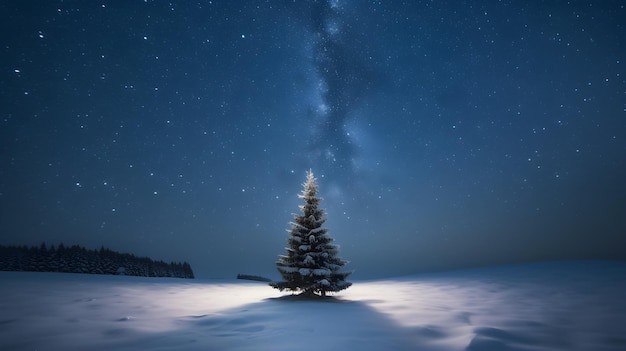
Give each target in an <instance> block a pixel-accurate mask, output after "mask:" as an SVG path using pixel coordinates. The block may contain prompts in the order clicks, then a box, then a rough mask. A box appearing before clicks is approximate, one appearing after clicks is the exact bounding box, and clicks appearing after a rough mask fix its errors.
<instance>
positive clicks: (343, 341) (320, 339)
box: [183, 295, 416, 351]
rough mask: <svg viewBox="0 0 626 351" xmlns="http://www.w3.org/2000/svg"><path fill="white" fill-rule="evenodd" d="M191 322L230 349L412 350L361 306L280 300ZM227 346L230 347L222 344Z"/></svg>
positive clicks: (405, 338)
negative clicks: (247, 347) (247, 346)
mask: <svg viewBox="0 0 626 351" xmlns="http://www.w3.org/2000/svg"><path fill="white" fill-rule="evenodd" d="M183 323H190V324H192V325H194V326H195V327H198V328H197V329H198V330H204V331H205V333H206V334H207V335H211V336H213V337H215V338H216V339H224V340H222V341H228V343H229V344H231V343H232V348H240V347H241V348H245V346H246V345H253V346H254V348H255V349H258V350H270V349H271V350H316V351H317V350H415V349H416V344H415V343H414V342H412V341H411V340H412V334H411V333H409V331H408V330H405V329H404V328H402V327H401V326H399V325H397V324H396V323H395V322H393V321H392V320H391V319H389V318H388V317H387V316H386V315H384V314H382V313H380V312H378V311H376V310H375V309H373V308H372V307H370V306H368V305H367V304H366V303H364V302H360V301H351V300H346V299H342V298H339V297H334V296H326V297H320V296H301V295H285V296H282V297H277V298H268V299H265V300H263V301H261V302H258V303H253V304H248V305H244V306H240V307H237V308H233V309H230V310H227V311H222V312H221V313H219V314H216V315H204V316H193V317H189V318H187V319H186V320H185V321H183ZM224 346H227V348H228V346H230V345H224Z"/></svg>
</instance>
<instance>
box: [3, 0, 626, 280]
mask: <svg viewBox="0 0 626 351" xmlns="http://www.w3.org/2000/svg"><path fill="white" fill-rule="evenodd" d="M624 18H626V9H625V8H624V3H623V2H621V1H602V2H597V1H593V2H586V1H569V2H565V1H561V2H538V1H533V2H528V1H466V2H463V1H457V2H450V3H447V2H439V1H436V2H431V1H383V2H379V1H356V0H353V1H341V0H335V1H332V0H331V1H246V2H244V1H226V0H224V1H219V0H215V1H200V2H190V1H174V2H165V1H100V2H94V1H89V2H85V1H21V0H20V1H3V2H2V3H1V4H0V44H1V45H0V50H1V54H0V62H1V63H2V65H1V68H2V71H1V72H0V147H1V154H0V211H1V212H0V244H39V243H41V242H42V241H45V242H47V243H49V244H58V243H59V242H63V243H65V244H66V245H67V244H79V245H84V246H87V247H89V248H97V247H99V246H101V245H104V246H107V247H110V248H112V249H115V250H118V251H123V252H132V253H135V254H137V255H147V256H150V257H152V258H154V259H163V260H167V261H170V260H174V261H182V260H186V261H189V262H190V263H191V264H192V267H193V268H194V270H195V272H196V275H197V276H199V277H205V278H207V277H232V276H234V275H235V274H236V273H248V274H266V275H277V274H276V272H275V268H274V262H275V260H276V258H277V255H279V254H282V253H283V252H284V246H285V240H286V238H287V233H286V231H285V230H286V229H287V228H288V227H289V226H288V222H289V221H290V220H291V219H292V218H291V213H293V212H297V211H298V208H297V206H298V205H299V200H298V198H297V194H298V193H299V192H300V191H301V183H302V182H304V180H305V174H306V171H307V170H308V169H309V168H312V169H313V171H314V172H315V174H316V176H317V178H318V183H319V185H320V195H321V196H322V197H323V198H324V201H323V202H322V204H321V206H322V207H323V208H325V209H326V211H327V214H328V221H327V222H326V227H327V228H328V229H329V234H330V235H331V236H333V237H334V238H335V239H336V242H337V243H338V244H339V245H341V248H342V249H341V254H340V255H341V257H342V258H344V259H347V260H350V261H351V263H350V265H348V266H347V268H349V269H353V270H355V274H354V275H353V277H355V278H357V277H360V278H367V277H378V276H389V275H398V274H407V273H413V272H421V271H432V270H443V269H454V268H461V267H468V266H476V265H487V264H499V263H509V262H520V261H530V260H551V259H582V258H604V259H626V251H624V247H626V221H625V220H624V219H625V218H626V184H625V181H624V180H625V179H626V69H625V67H626V34H625V33H626V28H624V25H623V24H624V21H623V19H624Z"/></svg>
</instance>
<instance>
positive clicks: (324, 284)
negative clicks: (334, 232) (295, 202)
mask: <svg viewBox="0 0 626 351" xmlns="http://www.w3.org/2000/svg"><path fill="white" fill-rule="evenodd" d="M303 186H304V190H302V193H301V194H300V195H299V196H298V197H299V198H301V199H302V200H304V205H300V206H299V208H300V211H301V214H294V221H293V222H290V223H289V224H290V225H291V229H290V230H288V232H289V235H290V236H289V238H288V239H287V244H288V245H289V247H287V248H286V249H287V254H286V255H280V256H279V259H278V261H277V262H276V266H277V268H278V272H279V273H280V275H281V276H282V278H283V281H280V282H274V283H270V286H272V287H274V288H276V289H279V290H280V291H283V290H291V291H296V292H297V291H300V292H302V294H305V295H313V294H321V295H322V296H326V293H327V292H337V291H341V290H343V289H347V288H348V287H350V285H352V283H350V282H347V281H346V278H347V277H348V276H349V275H350V274H351V273H352V272H340V269H341V268H342V267H343V266H344V265H346V264H347V263H348V262H347V261H343V260H341V259H340V258H339V257H338V256H337V254H338V253H339V248H338V246H337V245H335V244H333V238H331V237H330V236H329V235H328V229H326V228H324V227H323V226H322V225H323V224H324V222H325V221H326V214H325V212H324V210H323V209H321V208H319V207H318V206H319V203H320V201H321V199H320V198H319V197H317V189H318V186H317V183H316V179H315V177H314V176H313V172H312V171H311V170H309V172H308V173H307V180H306V182H305V183H304V184H303Z"/></svg>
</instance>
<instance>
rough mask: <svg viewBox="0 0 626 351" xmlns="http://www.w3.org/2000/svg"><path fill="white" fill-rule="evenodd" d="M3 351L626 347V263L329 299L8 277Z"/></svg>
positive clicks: (251, 285)
mask: <svg viewBox="0 0 626 351" xmlns="http://www.w3.org/2000/svg"><path fill="white" fill-rule="evenodd" d="M0 350H316V351H319V350H359V351H361V350H488V351H506V350H594V351H598V350H626V262H604V261H598V262H593V261H587V262H583V261H580V262H579V261H575V262H554V263H535V264H525V265H515V266H501V267H491V268H482V269H473V270H465V271H457V272H448V273H436V274H422V275H415V276H410V277H401V278H397V279H385V280H376V281H354V285H353V286H352V287H351V288H350V289H348V290H345V291H343V292H341V293H339V294H337V295H335V297H334V298H330V299H326V300H324V301H302V300H298V299H293V298H291V297H290V296H289V295H288V294H284V293H280V292H278V291H276V290H274V289H271V288H270V287H268V286H266V285H264V284H262V283H256V282H245V281H237V280H229V281H226V280H195V281H194V280H180V279H163V278H137V277H117V276H95V275H80V274H62V273H23V272H0Z"/></svg>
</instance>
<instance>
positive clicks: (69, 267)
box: [0, 243, 194, 279]
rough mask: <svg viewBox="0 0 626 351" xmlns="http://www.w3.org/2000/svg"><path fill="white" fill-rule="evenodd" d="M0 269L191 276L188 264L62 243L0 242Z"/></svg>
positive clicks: (102, 248) (146, 275)
mask: <svg viewBox="0 0 626 351" xmlns="http://www.w3.org/2000/svg"><path fill="white" fill-rule="evenodd" d="M0 271H27V272H65V273H86V274H112V275H132V276H139V277H172V278H188V279H193V278H194V275H193V271H192V269H191V265H189V263H187V262H183V263H176V262H171V263H166V262H164V261H154V260H152V259H150V258H148V257H137V256H135V255H133V254H127V253H119V252H116V251H113V250H110V249H108V248H105V247H101V248H100V250H87V249H85V248H84V247H81V246H78V245H73V246H70V247H66V246H64V245H63V243H61V244H59V246H58V247H56V248H55V247H54V245H52V246H50V248H48V247H46V244H45V243H42V244H41V246H39V247H36V246H32V247H28V246H3V245H0Z"/></svg>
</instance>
